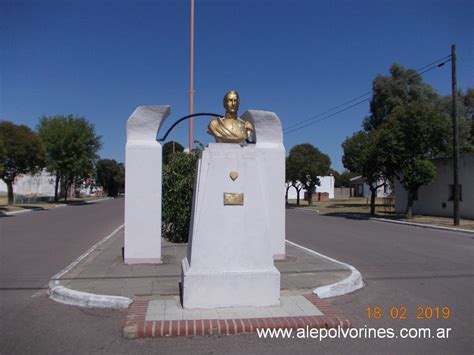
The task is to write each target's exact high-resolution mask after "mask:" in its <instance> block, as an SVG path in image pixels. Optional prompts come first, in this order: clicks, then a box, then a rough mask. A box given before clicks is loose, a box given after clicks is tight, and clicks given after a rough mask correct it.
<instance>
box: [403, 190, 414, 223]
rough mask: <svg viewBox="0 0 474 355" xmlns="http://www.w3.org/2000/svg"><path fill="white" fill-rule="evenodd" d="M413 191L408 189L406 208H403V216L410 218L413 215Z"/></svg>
mask: <svg viewBox="0 0 474 355" xmlns="http://www.w3.org/2000/svg"><path fill="white" fill-rule="evenodd" d="M414 195H415V193H414V192H413V191H408V200H407V208H406V210H405V217H406V218H408V219H410V218H412V217H413V213H412V207H413V197H414Z"/></svg>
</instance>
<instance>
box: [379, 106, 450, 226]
mask: <svg viewBox="0 0 474 355" xmlns="http://www.w3.org/2000/svg"><path fill="white" fill-rule="evenodd" d="M449 128H450V125H449V122H448V121H447V120H446V117H445V116H444V115H443V114H442V113H441V112H440V111H439V110H438V109H437V108H436V107H435V106H434V105H433V104H431V103H428V102H412V103H409V104H407V105H404V106H398V107H396V108H395V109H394V110H393V111H392V113H391V114H390V118H389V120H388V121H387V122H386V124H384V125H383V126H381V127H380V130H379V134H380V136H381V137H383V139H382V140H380V150H379V154H380V155H381V156H382V157H383V164H384V167H385V169H386V171H387V174H388V175H389V176H394V177H396V178H397V179H398V180H399V181H400V183H401V185H402V186H403V187H404V188H405V190H406V191H407V193H408V200H407V206H406V215H407V217H408V218H411V216H412V207H413V201H414V200H415V198H416V196H417V193H418V189H419V188H420V187H421V186H423V185H425V184H428V183H429V182H431V181H432V180H433V179H434V177H435V175H436V170H435V167H434V165H433V163H432V160H433V159H434V158H437V157H440V156H444V155H446V152H447V151H448V150H449V136H450V135H449Z"/></svg>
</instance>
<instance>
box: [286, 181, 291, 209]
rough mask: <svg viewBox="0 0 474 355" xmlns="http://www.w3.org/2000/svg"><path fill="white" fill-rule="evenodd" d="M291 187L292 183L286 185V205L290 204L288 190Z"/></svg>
mask: <svg viewBox="0 0 474 355" xmlns="http://www.w3.org/2000/svg"><path fill="white" fill-rule="evenodd" d="M290 187H291V185H290V186H287V187H286V192H285V204H286V205H287V204H288V190H289V189H290Z"/></svg>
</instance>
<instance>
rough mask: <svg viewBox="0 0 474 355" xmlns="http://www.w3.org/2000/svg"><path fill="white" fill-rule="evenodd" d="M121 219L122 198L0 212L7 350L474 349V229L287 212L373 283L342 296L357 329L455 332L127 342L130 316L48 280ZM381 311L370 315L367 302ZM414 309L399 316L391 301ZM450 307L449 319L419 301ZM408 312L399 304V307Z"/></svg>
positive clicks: (3, 347) (301, 236)
mask: <svg viewBox="0 0 474 355" xmlns="http://www.w3.org/2000/svg"><path fill="white" fill-rule="evenodd" d="M122 223H123V200H122V199H118V200H112V201H106V202H101V203H97V204H89V205H82V206H69V207H65V208H59V209H55V210H52V211H44V212H32V213H27V214H23V215H17V216H14V217H1V218H0V243H1V244H0V282H1V284H0V297H1V299H0V334H2V335H1V337H0V353H2V354H9V353H38V352H39V353H65V352H67V353H81V354H82V353H104V352H106V353H189V352H192V353H250V354H252V353H260V354H264V353H265V354H269V353H302V352H305V353H308V352H311V353H313V352H318V353H323V354H336V353H337V354H339V353H351V354H354V353H355V354H357V353H360V354H362V353H364V354H371V353H397V354H400V353H420V352H430V353H444V354H446V353H456V354H463V353H469V354H472V353H473V350H474V349H473V340H472V333H473V314H474V313H473V298H472V294H473V291H474V289H473V287H474V286H473V285H474V283H473V274H474V270H473V260H474V259H473V256H474V248H473V236H472V235H469V234H462V233H453V232H444V231H435V230H431V229H422V228H417V227H407V226H399V225H394V224H387V223H382V222H374V221H357V220H349V219H344V218H341V217H324V216H318V215H315V214H314V213H310V212H304V211H296V210H288V211H287V238H288V239H289V240H291V241H294V242H296V243H299V244H302V245H304V246H306V247H309V248H311V249H314V250H317V251H318V252H321V253H323V254H326V255H328V256H331V257H333V258H336V259H339V260H341V261H345V262H347V263H349V264H352V265H354V266H355V267H357V268H358V269H359V270H360V271H361V272H362V274H363V277H364V280H365V282H366V284H367V285H366V287H365V288H363V289H362V290H359V291H357V292H355V293H353V294H350V295H345V296H341V297H336V298H333V299H331V300H330V302H331V303H333V304H335V305H337V306H338V307H339V308H341V309H342V310H343V311H344V313H345V314H346V315H347V316H348V317H349V319H351V321H352V323H353V326H354V327H362V328H364V327H365V326H367V327H375V328H382V327H391V328H395V329H396V330H398V329H400V328H402V327H406V328H410V327H416V328H419V327H427V328H431V329H436V328H451V329H452V330H451V334H450V338H449V339H425V340H420V339H391V340H388V339H365V340H343V339H334V340H324V341H321V342H320V341H319V340H316V339H304V340H303V339H278V340H276V339H265V340H263V339H258V337H257V336H256V335H242V336H229V337H196V338H184V339H183V338H166V339H140V340H135V341H129V340H124V339H123V338H122V337H121V326H122V322H123V320H124V316H125V313H124V312H123V311H111V310H85V309H81V308H78V307H71V306H64V305H61V304H57V303H55V302H53V301H50V300H49V299H48V298H47V296H46V294H45V287H46V284H47V282H48V281H49V278H50V277H51V276H52V275H54V274H55V273H56V272H58V271H60V270H61V269H62V268H64V267H65V266H66V265H68V264H69V263H70V262H71V261H73V260H74V259H75V258H77V257H78V256H79V255H81V254H82V253H83V252H84V251H85V250H87V249H88V248H89V247H90V246H91V245H93V244H94V243H96V242H97V241H99V240H100V239H102V238H103V237H104V236H106V235H107V234H109V233H110V232H111V231H113V230H114V229H115V228H116V227H117V226H119V225H120V224H122ZM375 306H379V307H381V309H382V311H383V315H384V316H383V317H381V318H380V319H377V320H374V319H368V318H367V307H375ZM395 306H396V307H402V306H403V307H406V308H407V311H406V319H391V318H390V316H389V310H390V307H395ZM418 306H423V307H426V306H431V307H436V306H440V307H450V310H451V317H450V318H449V319H448V320H443V319H438V320H435V319H430V320H418V319H416V307H418ZM400 309H401V308H400Z"/></svg>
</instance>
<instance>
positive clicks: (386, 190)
mask: <svg viewBox="0 0 474 355" xmlns="http://www.w3.org/2000/svg"><path fill="white" fill-rule="evenodd" d="M377 185H382V186H381V187H379V188H378V189H377V195H376V197H388V196H391V195H392V189H391V187H390V184H389V183H387V182H384V181H383V180H379V181H378V182H377ZM350 187H351V192H352V191H353V192H352V196H351V197H370V195H371V192H370V187H369V184H367V183H366V182H365V179H364V178H363V177H362V176H356V177H353V178H352V179H350Z"/></svg>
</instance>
